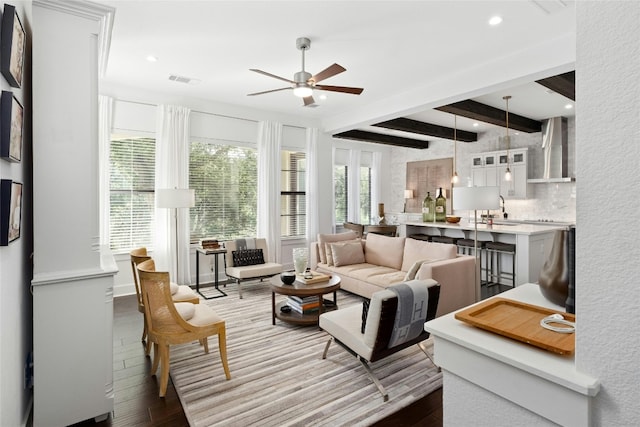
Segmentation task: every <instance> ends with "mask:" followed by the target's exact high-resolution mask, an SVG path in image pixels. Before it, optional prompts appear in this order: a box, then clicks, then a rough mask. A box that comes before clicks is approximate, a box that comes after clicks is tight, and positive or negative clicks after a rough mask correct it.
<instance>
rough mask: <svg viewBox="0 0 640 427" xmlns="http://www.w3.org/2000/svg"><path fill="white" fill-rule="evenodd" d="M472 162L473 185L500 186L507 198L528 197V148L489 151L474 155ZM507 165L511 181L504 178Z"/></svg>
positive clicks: (502, 193)
mask: <svg viewBox="0 0 640 427" xmlns="http://www.w3.org/2000/svg"><path fill="white" fill-rule="evenodd" d="M472 162H473V163H472V169H471V175H472V179H473V185H475V186H478V187H481V186H494V185H495V186H499V187H500V194H501V195H502V196H503V197H504V198H505V199H507V198H508V199H526V198H527V150H526V149H516V150H509V151H508V152H507V151H506V150H502V151H489V152H486V153H481V154H479V155H477V156H474V157H473V158H472ZM507 165H508V166H509V169H510V170H511V176H512V179H511V181H506V180H505V179H504V174H505V172H506V170H507Z"/></svg>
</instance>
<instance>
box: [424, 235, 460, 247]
mask: <svg viewBox="0 0 640 427" xmlns="http://www.w3.org/2000/svg"><path fill="white" fill-rule="evenodd" d="M458 240H460V239H458V238H457V237H449V236H432V237H431V241H432V242H433V243H448V244H450V245H455V244H456V242H457V241H458Z"/></svg>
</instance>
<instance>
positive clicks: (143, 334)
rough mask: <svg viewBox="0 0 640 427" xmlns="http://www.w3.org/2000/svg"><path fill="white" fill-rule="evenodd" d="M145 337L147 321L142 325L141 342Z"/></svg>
mask: <svg viewBox="0 0 640 427" xmlns="http://www.w3.org/2000/svg"><path fill="white" fill-rule="evenodd" d="M146 339H147V322H144V323H143V325H142V340H141V341H142V342H145V340H146Z"/></svg>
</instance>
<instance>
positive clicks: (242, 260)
mask: <svg viewBox="0 0 640 427" xmlns="http://www.w3.org/2000/svg"><path fill="white" fill-rule="evenodd" d="M232 256H233V266H234V267H244V266H246V265H258V264H264V255H263V254H262V249H244V250H240V251H233V252H232Z"/></svg>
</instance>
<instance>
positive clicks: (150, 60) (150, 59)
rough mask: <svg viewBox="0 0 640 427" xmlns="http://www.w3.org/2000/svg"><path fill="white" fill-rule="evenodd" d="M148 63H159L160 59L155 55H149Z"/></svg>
mask: <svg viewBox="0 0 640 427" xmlns="http://www.w3.org/2000/svg"><path fill="white" fill-rule="evenodd" d="M147 61H149V62H158V57H157V56H153V55H147Z"/></svg>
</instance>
